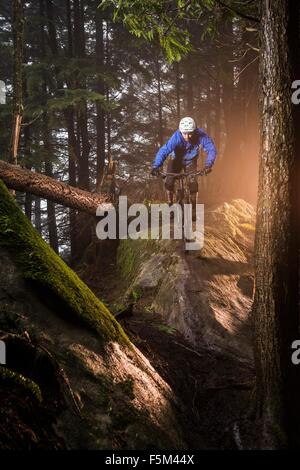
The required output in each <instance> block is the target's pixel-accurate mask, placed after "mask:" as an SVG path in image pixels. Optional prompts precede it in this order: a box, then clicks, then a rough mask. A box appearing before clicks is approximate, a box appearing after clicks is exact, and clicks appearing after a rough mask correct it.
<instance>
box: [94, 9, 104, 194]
mask: <svg viewBox="0 0 300 470" xmlns="http://www.w3.org/2000/svg"><path fill="white" fill-rule="evenodd" d="M95 23H96V64H97V66H98V68H99V71H100V70H101V71H103V66H104V42H103V19H102V12H101V11H100V10H99V9H97V12H96V18H95ZM96 91H97V92H98V93H100V94H101V95H102V96H104V95H105V89H104V83H103V79H102V78H101V77H98V79H97V84H96ZM96 112H97V116H96V131H97V178H96V190H97V192H100V188H101V184H102V181H103V176H104V168H105V114H104V111H103V107H102V105H101V103H98V102H97V104H96Z"/></svg>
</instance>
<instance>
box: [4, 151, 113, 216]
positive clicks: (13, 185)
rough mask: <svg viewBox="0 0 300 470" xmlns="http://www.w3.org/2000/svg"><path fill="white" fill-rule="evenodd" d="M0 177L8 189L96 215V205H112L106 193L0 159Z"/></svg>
mask: <svg viewBox="0 0 300 470" xmlns="http://www.w3.org/2000/svg"><path fill="white" fill-rule="evenodd" d="M0 178H1V179H2V180H3V182H4V183H5V184H6V186H7V187H8V188H9V189H14V190H16V191H23V192H25V193H30V194H34V195H35V196H39V197H41V198H44V199H49V200H50V201H53V202H56V203H57V204H62V205H63V206H67V207H71V208H72V209H77V210H79V211H83V212H86V213H88V214H91V215H94V216H95V215H96V209H97V207H99V206H101V208H102V209H103V210H108V209H109V208H111V207H113V205H112V203H111V202H110V196H109V195H108V194H97V193H91V192H89V191H85V190H83V189H80V188H75V187H74V186H70V185H68V184H67V183H63V182H62V181H57V180H55V179H53V178H50V177H49V176H45V175H42V174H40V173H36V172H34V171H30V170H28V169H26V168H22V167H20V166H19V165H11V164H10V163H7V162H4V161H2V160H0Z"/></svg>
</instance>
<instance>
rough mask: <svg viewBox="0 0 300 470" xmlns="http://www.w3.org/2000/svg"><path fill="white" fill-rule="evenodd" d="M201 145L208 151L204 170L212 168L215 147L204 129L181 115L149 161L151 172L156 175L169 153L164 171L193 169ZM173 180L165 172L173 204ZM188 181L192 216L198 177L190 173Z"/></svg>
mask: <svg viewBox="0 0 300 470" xmlns="http://www.w3.org/2000/svg"><path fill="white" fill-rule="evenodd" d="M200 148H203V150H204V151H205V152H206V153H207V158H206V162H205V167H204V172H205V174H207V173H209V172H210V171H211V170H212V167H213V164H214V162H215V159H216V156H217V150H216V147H215V145H214V143H213V141H212V139H211V138H210V137H209V136H208V135H207V134H206V133H205V132H204V130H203V129H200V128H199V127H197V126H196V123H195V121H194V119H193V118H191V117H184V118H183V119H181V121H180V123H179V129H177V130H176V131H175V132H174V134H173V135H172V136H171V138H170V139H169V140H168V142H167V143H166V144H165V145H163V146H162V147H161V148H160V149H159V151H158V152H157V154H156V157H155V159H154V162H153V164H152V170H151V175H152V176H157V175H158V174H159V167H160V166H162V164H163V163H164V161H165V159H166V158H167V156H168V155H170V157H171V158H170V160H169V162H168V167H167V173H178V174H179V173H180V172H181V170H184V172H185V173H191V172H193V173H195V172H196V171H197V160H198V157H199V150H200ZM174 184H175V177H173V176H167V177H166V180H165V188H166V190H167V196H168V203H169V204H170V205H171V204H173V198H174ZM188 185H189V191H190V199H191V203H192V207H193V219H194V217H195V208H196V201H197V192H198V181H197V177H193V176H190V177H189V178H188Z"/></svg>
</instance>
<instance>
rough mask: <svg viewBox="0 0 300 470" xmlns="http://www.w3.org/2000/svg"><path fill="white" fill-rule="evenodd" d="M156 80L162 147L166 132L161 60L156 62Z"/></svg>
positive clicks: (159, 138) (160, 142)
mask: <svg viewBox="0 0 300 470" xmlns="http://www.w3.org/2000/svg"><path fill="white" fill-rule="evenodd" d="M156 78H157V98H158V103H157V104H158V141H159V145H160V147H161V146H162V145H163V143H164V131H163V116H162V96H161V74H160V62H159V59H157V61H156Z"/></svg>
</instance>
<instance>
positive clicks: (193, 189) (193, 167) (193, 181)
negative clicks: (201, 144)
mask: <svg viewBox="0 0 300 470" xmlns="http://www.w3.org/2000/svg"><path fill="white" fill-rule="evenodd" d="M182 170H184V172H185V173H190V172H196V171H197V157H196V158H194V159H193V160H192V161H191V162H190V163H188V164H187V165H184V164H183V162H182V160H180V159H176V158H174V159H170V160H169V162H168V166H167V173H181V171H182ZM174 184H175V178H174V177H173V176H167V177H166V179H165V188H166V190H167V191H174ZM188 186H189V190H190V193H191V194H195V193H197V192H198V181H197V177H196V176H190V177H188Z"/></svg>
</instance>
